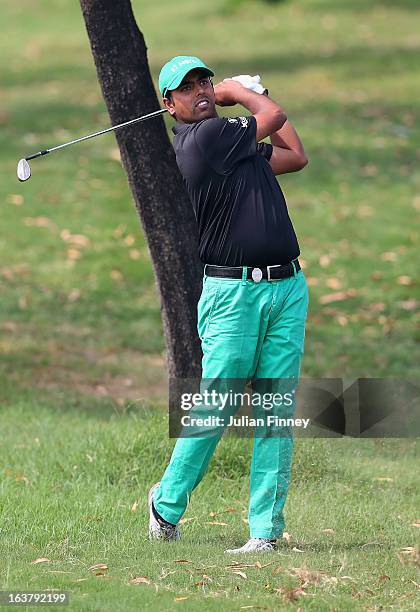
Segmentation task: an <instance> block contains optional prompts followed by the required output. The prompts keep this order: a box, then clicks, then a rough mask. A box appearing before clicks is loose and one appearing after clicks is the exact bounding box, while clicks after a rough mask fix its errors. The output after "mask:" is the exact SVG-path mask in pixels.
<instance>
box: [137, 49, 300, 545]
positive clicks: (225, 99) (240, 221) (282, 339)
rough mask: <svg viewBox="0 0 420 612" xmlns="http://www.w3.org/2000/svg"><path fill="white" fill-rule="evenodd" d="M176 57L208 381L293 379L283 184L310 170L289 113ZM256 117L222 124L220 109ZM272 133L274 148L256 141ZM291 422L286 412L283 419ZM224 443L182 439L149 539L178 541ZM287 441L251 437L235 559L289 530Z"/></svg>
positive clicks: (292, 307) (177, 115)
mask: <svg viewBox="0 0 420 612" xmlns="http://www.w3.org/2000/svg"><path fill="white" fill-rule="evenodd" d="M213 76H214V73H213V71H212V70H210V68H208V67H207V66H206V64H205V63H204V62H202V61H201V60H200V59H199V58H197V57H190V56H177V57H174V58H173V59H171V60H170V61H169V62H167V63H166V64H165V65H164V66H163V68H162V70H161V72H160V76H159V89H160V92H161V94H162V97H163V103H164V105H165V107H166V108H167V109H168V111H169V113H170V114H171V115H172V117H173V118H174V119H175V120H176V125H175V126H174V127H173V132H174V134H175V136H174V141H173V146H174V149H175V153H176V160H177V164H178V167H179V169H180V171H181V174H182V176H183V178H184V182H185V185H186V188H187V190H188V193H189V196H190V199H191V202H192V205H193V208H194V212H195V216H196V219H197V223H198V233H199V256H200V258H201V260H202V261H203V263H204V264H205V267H204V276H203V289H202V294H201V297H200V300H199V303H198V333H199V337H200V339H201V345H202V350H203V361H202V370H203V372H202V376H203V379H235V380H238V379H243V380H244V381H245V380H248V381H249V380H254V379H261V380H262V381H264V380H267V379H271V380H274V381H276V380H282V379H283V380H284V379H293V380H295V381H296V380H297V379H298V377H299V373H300V364H301V358H302V355H303V347H304V337H305V321H306V316H307V309H308V288H307V284H306V279H305V276H304V273H303V271H302V270H301V268H300V264H299V261H298V256H299V255H300V250H299V245H298V241H297V238H296V234H295V231H294V229H293V225H292V222H291V220H290V217H289V214H288V210H287V206H286V202H285V199H284V196H283V193H282V190H281V188H280V186H279V184H278V182H277V179H276V175H278V174H283V173H286V172H295V171H297V170H301V169H302V168H303V167H304V166H305V165H306V164H307V163H308V160H307V157H306V155H305V152H304V149H303V146H302V143H301V141H300V139H299V137H298V135H297V133H296V131H295V129H294V128H293V126H292V125H291V123H290V122H289V121H288V119H287V117H286V114H285V112H284V110H283V109H282V108H281V107H280V106H279V105H278V104H277V103H276V102H274V101H273V100H271V99H270V98H269V97H268V96H266V95H262V94H260V93H256V92H255V91H252V90H251V89H248V88H247V87H245V86H244V85H242V84H241V83H240V82H238V81H236V80H233V79H228V80H226V81H223V82H221V83H219V84H218V85H216V86H214V87H213V84H212V81H211V77H213ZM236 104H241V105H242V106H243V107H245V108H246V109H247V110H248V111H249V113H250V114H248V115H246V116H240V117H233V118H232V117H219V116H218V114H217V110H216V105H218V106H235V105H236ZM268 136H270V140H271V144H268V143H264V142H261V141H262V140H263V139H264V138H266V137H268ZM288 416H290V415H288ZM219 439H220V436H210V437H180V438H178V440H177V442H176V444H175V447H174V450H173V453H172V457H171V460H170V463H169V465H168V467H167V468H166V471H165V473H164V475H163V477H162V479H161V481H160V482H158V483H156V484H155V485H153V486H152V487H151V489H150V491H149V496H148V503H149V537H150V538H151V539H165V540H178V539H179V538H180V530H179V521H180V519H181V517H182V516H183V514H184V512H185V510H186V508H187V505H188V503H189V501H190V497H191V493H192V491H193V490H194V489H195V488H196V487H197V485H198V484H199V483H200V481H201V480H202V478H203V476H204V474H205V472H206V470H207V467H208V465H209V462H210V459H211V457H212V455H213V452H214V450H215V448H216V446H217V443H218V441H219ZM292 448H293V437H292V435H273V436H266V437H264V436H263V437H254V442H253V451H252V461H251V473H250V500H249V513H248V521H249V529H250V539H249V541H247V542H246V544H245V545H244V546H242V547H241V548H233V549H228V550H226V551H225V552H228V553H242V552H254V551H256V552H259V551H270V550H276V548H277V545H276V541H277V540H278V539H279V538H281V537H282V534H283V529H284V526H285V525H284V516H283V507H284V504H285V500H286V495H287V490H288V485H289V480H290V470H291V460H292Z"/></svg>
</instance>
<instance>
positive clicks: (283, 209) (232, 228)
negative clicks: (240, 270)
mask: <svg viewBox="0 0 420 612" xmlns="http://www.w3.org/2000/svg"><path fill="white" fill-rule="evenodd" d="M172 131H173V132H174V134H175V138H174V141H173V146H174V149H175V153H176V160H177V164H178V167H179V169H180V171H181V174H182V176H183V178H184V182H185V184H186V187H187V190H188V193H189V196H190V199H191V202H192V205H193V208H194V212H195V216H196V219H197V223H198V233H199V256H200V259H201V261H202V262H203V263H208V264H216V265H219V266H259V267H261V266H266V265H275V264H285V263H288V262H289V261H291V260H292V259H295V258H296V257H298V255H299V254H300V251H299V245H298V241H297V238H296V234H295V231H294V229H293V225H292V222H291V220H290V218H289V214H288V211H287V205H286V201H285V199H284V196H283V192H282V190H281V188H280V185H279V184H278V182H277V179H276V177H275V175H274V173H273V171H272V170H271V167H270V164H269V163H268V160H269V159H270V157H271V154H272V150H273V147H272V145H271V144H266V143H257V141H256V131H257V121H256V119H255V117H254V116H253V115H250V116H247V117H236V118H231V117H216V118H213V119H204V120H203V121H199V122H198V123H193V124H186V123H177V124H176V125H175V127H173V128H172Z"/></svg>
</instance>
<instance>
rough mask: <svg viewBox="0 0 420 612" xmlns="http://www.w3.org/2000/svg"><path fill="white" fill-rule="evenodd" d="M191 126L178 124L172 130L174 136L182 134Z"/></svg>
mask: <svg viewBox="0 0 420 612" xmlns="http://www.w3.org/2000/svg"><path fill="white" fill-rule="evenodd" d="M190 125H191V124H190V123H176V124H175V125H174V127H173V128H172V131H173V133H174V134H181V132H184V131H185V130H187V129H188V127H189V126H190Z"/></svg>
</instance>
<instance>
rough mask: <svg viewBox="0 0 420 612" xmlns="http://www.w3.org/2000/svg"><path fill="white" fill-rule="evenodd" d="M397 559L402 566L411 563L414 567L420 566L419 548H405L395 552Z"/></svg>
mask: <svg viewBox="0 0 420 612" xmlns="http://www.w3.org/2000/svg"><path fill="white" fill-rule="evenodd" d="M397 557H398V559H399V561H400V563H401V564H403V565H405V564H407V563H413V564H414V565H417V566H420V547H419V546H405V547H404V548H401V550H399V551H398V552H397Z"/></svg>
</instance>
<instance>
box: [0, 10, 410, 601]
mask: <svg viewBox="0 0 420 612" xmlns="http://www.w3.org/2000/svg"><path fill="white" fill-rule="evenodd" d="M133 7H134V11H135V14H136V18H137V20H138V23H139V26H140V28H141V30H142V31H143V33H144V35H145V38H146V42H147V46H148V56H149V62H150V66H151V69H152V74H153V78H154V81H155V83H156V81H157V75H158V71H159V68H160V66H161V65H162V63H163V62H164V61H166V60H167V59H168V58H169V57H171V56H172V55H176V54H179V53H194V54H197V55H199V56H202V57H203V59H204V60H205V61H206V62H207V63H208V64H209V65H211V66H212V67H214V69H215V71H216V74H217V77H220V78H224V77H227V76H231V75H233V74H241V73H251V74H256V73H258V74H260V75H261V76H262V78H263V82H264V84H265V85H266V86H267V87H268V88H269V90H270V94H271V95H272V96H273V97H274V98H275V99H278V100H279V102H280V103H281V104H282V105H283V106H284V108H285V109H286V112H287V113H288V115H289V117H290V119H291V120H292V122H293V123H294V125H295V126H296V128H297V130H298V132H299V134H300V135H301V137H302V140H303V142H304V145H305V149H306V151H307V153H308V156H309V160H310V163H309V165H308V166H307V168H305V170H304V171H303V172H300V173H296V174H291V175H287V176H284V177H280V183H281V185H282V188H283V190H284V192H285V195H286V199H287V203H288V208H289V213H290V215H291V217H292V220H293V223H294V226H295V228H296V231H297V234H298V238H299V242H300V247H301V253H302V256H301V259H302V260H303V262H304V265H305V274H306V276H307V278H308V281H309V284H310V286H309V290H310V306H309V316H308V323H307V332H306V343H305V356H304V360H303V365H302V376H307V377H318V376H323V377H344V378H353V377H361V376H372V377H401V378H404V377H411V378H414V377H415V376H416V374H417V369H418V366H417V364H418V362H419V339H420V337H419V332H418V327H416V323H417V321H418V319H417V318H416V311H417V308H418V301H419V290H418V279H417V271H418V265H417V260H418V255H417V253H418V229H417V225H416V222H417V221H418V212H419V208H420V200H419V198H420V191H419V190H420V174H419V170H418V162H419V159H420V154H419V150H418V142H419V137H420V128H419V125H420V121H419V120H420V107H419V103H418V100H419V99H420V79H419V78H418V77H419V69H418V55H419V46H420V40H419V37H418V26H417V22H418V16H419V10H418V3H416V2H414V1H411V0H404V1H402V0H401V1H400V2H398V3H393V2H391V1H390V0H387V1H385V0H381V1H379V0H375V1H373V0H372V1H371V2H363V1H362V0H352V1H351V2H333V1H332V0H290V1H287V2H282V3H279V4H272V3H268V4H267V3H260V2H243V3H235V2H230V1H229V0H216V1H215V2H213V3H211V4H205V3H197V2H193V0H180V2H178V3H169V2H166V1H165V2H160V3H156V2H152V1H151V0H143V1H142V2H135V1H134V2H133ZM2 23H4V24H6V28H7V33H8V35H7V36H4V37H3V39H2V54H1V59H0V62H1V73H2V86H3V87H2V96H1V99H0V128H1V129H0V201H1V203H2V217H1V218H2V232H1V234H0V294H1V302H0V352H1V360H0V405H1V427H2V445H1V447H0V457H1V463H0V487H1V489H0V490H1V496H0V503H1V508H2V512H1V517H0V529H1V537H0V559H1V587H2V588H8V589H12V588H13V589H18V588H30V587H32V588H35V589H44V588H66V589H69V590H71V593H72V599H73V607H74V609H77V610H81V609H86V610H93V609H98V610H104V609H121V610H130V609H133V610H135V609H139V607H142V608H147V607H150V609H162V610H164V609H169V608H171V609H172V608H173V607H174V606H177V605H179V606H182V607H183V608H186V609H192V610H194V609H197V608H198V607H199V606H200V607H203V608H205V609H209V610H211V609H213V608H214V609H215V608H216V607H217V608H218V609H219V608H220V607H221V606H222V607H224V608H226V609H238V610H239V609H240V608H241V606H247V605H248V606H250V605H253V606H262V607H263V608H266V609H270V610H271V609H273V610H274V609H279V607H287V606H288V607H289V608H290V609H296V608H298V607H299V606H300V607H301V608H302V609H304V610H305V609H317V610H318V609H319V610H325V609H331V610H332V609H334V608H335V609H339V610H340V611H341V610H347V609H348V610H354V609H362V608H365V609H371V610H374V609H379V606H383V607H384V608H390V607H394V608H397V609H410V608H411V609H414V607H415V603H414V601H415V600H414V591H415V588H416V586H415V584H413V582H410V581H411V580H416V579H415V569H416V565H415V562H416V555H415V551H412V554H409V552H408V553H407V554H400V553H399V551H400V550H401V549H402V548H404V547H410V546H412V547H414V546H415V543H416V533H415V532H416V527H412V524H414V522H415V520H416V513H415V507H416V506H415V501H416V500H415V480H414V478H415V464H416V459H417V455H416V450H415V449H416V446H415V445H414V442H412V441H408V440H406V441H397V440H384V441H373V440H370V441H368V440H328V441H327V440H324V441H321V440H315V441H309V440H298V441H297V444H296V453H295V462H294V467H293V470H294V472H293V484H292V486H291V490H290V496H289V498H288V502H287V512H286V519H287V527H286V529H287V531H288V532H289V533H290V534H292V541H291V543H289V544H287V542H286V541H285V542H284V546H283V547H282V548H281V549H280V551H279V553H278V554H277V555H273V556H270V555H269V556H268V557H267V562H268V561H273V564H272V565H270V566H267V567H266V568H261V569H260V568H258V567H254V568H245V569H244V571H245V573H246V574H247V578H246V579H244V578H241V577H240V576H237V575H232V572H231V571H229V570H228V569H226V565H227V563H228V562H229V561H227V560H226V559H225V558H224V555H223V549H224V547H225V546H228V545H234V544H236V543H238V544H239V543H242V542H243V541H244V539H245V538H246V536H247V526H246V524H245V523H244V522H243V521H242V518H243V517H245V516H246V513H245V512H244V511H245V510H246V507H245V505H244V504H246V500H247V497H248V469H249V457H250V448H249V444H250V442H249V441H247V440H235V439H231V438H228V439H224V440H223V441H222V443H221V444H220V445H219V447H218V449H217V452H216V454H215V457H214V460H213V462H212V464H211V467H210V470H209V473H208V475H207V477H206V479H205V480H204V481H203V483H202V485H200V487H199V489H198V490H197V491H196V493H195V495H194V499H193V503H192V505H191V508H190V509H189V513H188V515H187V518H188V517H189V518H192V519H193V520H191V521H188V522H187V523H186V524H185V525H184V534H185V537H184V540H183V541H182V542H181V543H180V544H179V545H175V546H173V545H170V546H165V545H162V546H161V545H159V544H154V545H153V546H150V545H149V544H148V543H147V541H146V522H145V521H146V519H145V494H146V492H147V489H148V487H149V486H150V484H152V483H153V482H155V481H156V480H157V479H159V478H160V476H161V474H162V470H163V469H164V468H165V465H166V463H167V460H168V458H169V456H170V449H171V445H172V441H170V440H168V438H167V422H166V417H165V406H166V387H167V380H166V371H165V347H164V340H163V333H162V325H161V319H160V308H159V299H158V294H157V291H156V287H155V284H154V279H153V271H152V266H151V262H150V255H149V252H148V249H147V246H146V243H145V239H144V235H143V232H142V229H141V226H140V224H139V221H138V218H137V214H136V212H135V208H134V206H133V203H132V200H131V195H130V191H129V188H128V185H127V182H126V178H125V175H124V172H123V170H122V167H121V165H120V163H119V161H118V158H117V155H116V144H115V139H114V136H112V135H106V136H103V137H101V138H97V139H94V140H91V141H88V142H86V143H83V144H81V145H79V146H77V145H76V146H75V147H72V148H69V149H68V150H66V151H60V152H57V153H55V154H53V155H51V156H48V157H46V158H43V159H41V160H34V162H33V164H32V169H33V177H32V179H31V181H29V182H28V183H25V184H20V183H18V182H17V179H16V174H15V172H16V164H17V160H18V159H19V158H20V157H22V156H23V155H26V154H29V153H31V152H34V151H37V150H39V149H40V148H43V147H45V146H53V145H55V144H58V143H60V142H63V141H65V140H68V139H71V138H73V137H77V136H79V135H83V134H86V133H89V132H91V131H94V130H96V129H99V128H100V127H102V126H103V127H107V126H108V125H109V119H108V116H107V113H106V109H105V106H104V103H103V100H102V98H101V94H100V89H99V86H98V83H97V80H96V74H95V69H94V66H93V61H92V57H91V53H90V49H89V44H88V40H87V36H86V33H85V29H84V24H83V20H82V17H81V14H80V10H79V7H78V3H77V2H71V1H70V0H37V2H33V0H31V1H30V0H21V2H19V3H17V2H11V1H10V0H6V2H3V5H2ZM168 24H170V27H168ZM239 111H240V112H242V110H241V109H239V108H238V109H231V110H230V112H231V113H232V114H234V113H239ZM165 120H166V121H167V125H168V128H169V127H170V126H171V121H170V119H169V118H168V117H166V119H165ZM350 289H353V290H354V291H350V292H349V290H350ZM336 292H342V293H343V295H342V297H344V299H341V300H336V301H331V302H328V303H327V302H326V301H325V296H328V295H329V294H332V293H336ZM37 440H38V441H37ZM89 457H90V458H91V459H89ZM74 466H77V467H76V468H75V467H74ZM378 477H379V478H392V479H393V480H375V478H378ZM135 501H138V504H139V505H138V508H137V511H136V512H131V510H130V509H131V507H132V505H133V503H134V502H135ZM230 507H231V508H234V509H235V510H236V512H227V513H225V514H223V515H221V522H226V523H228V525H227V526H221V525H205V527H206V528H205V529H203V523H206V522H207V521H211V520H212V519H211V517H210V514H209V513H210V512H212V511H214V512H217V511H223V510H226V508H230ZM417 507H418V505H417ZM92 517H93V518H92ZM323 529H333V530H334V531H333V532H328V531H327V532H324V531H323ZM293 546H295V547H297V548H299V549H301V550H303V553H299V552H296V551H293ZM398 554H400V556H399V557H398ZM41 556H45V557H48V558H49V559H50V560H51V562H50V563H48V564H47V563H46V564H39V565H32V564H31V563H30V562H31V561H32V560H33V559H35V558H37V557H41ZM182 558H184V559H190V560H191V561H192V562H191V563H189V564H182V563H174V561H175V560H176V559H182ZM255 560H256V559H254V558H253V559H252V562H254V561H255ZM99 562H103V563H107V564H108V565H109V571H108V574H109V575H111V576H112V579H111V580H108V579H107V578H102V577H96V576H94V575H92V572H89V571H88V568H89V567H90V566H91V565H93V564H95V563H99ZM417 562H418V558H417ZM262 563H264V562H263V561H262ZM279 566H281V567H282V568H283V569H282V570H281V571H280V570H279V573H277V574H275V575H273V569H274V568H276V567H279ZM305 567H306V568H307V569H310V570H313V571H315V570H317V571H321V570H322V571H325V572H326V573H327V575H328V576H327V577H326V578H325V579H324V582H322V576H320V575H318V577H316V576H315V577H314V576H312V577H311V578H310V582H311V581H312V582H314V580H315V581H316V579H317V578H318V580H319V582H318V583H316V584H310V585H309V586H307V587H303V589H304V591H305V592H307V595H300V596H299V595H298V599H297V600H296V601H295V602H291V603H287V602H285V601H284V600H285V598H286V599H287V594H284V593H280V592H276V591H275V589H276V588H280V587H281V588H289V587H290V588H292V587H293V588H294V587H297V586H299V584H302V580H303V578H302V580H300V579H299V577H298V575H297V574H296V572H297V570H296V571H295V572H294V575H289V574H293V570H292V569H291V568H305ZM54 571H57V572H62V571H66V572H69V573H68V574H60V573H51V572H54ZM172 572H174V573H172ZM288 572H289V573H288ZM203 574H204V575H208V576H209V577H210V579H211V580H210V579H207V578H205V579H203ZM136 575H146V576H147V577H148V578H149V580H150V581H151V584H150V585H147V584H139V585H129V580H130V578H132V577H134V576H136ZM301 576H303V574H302V572H301ZM343 576H350V578H343ZM380 576H389V580H388V578H384V579H382V580H380V579H379V578H380ZM328 577H335V578H337V580H336V581H335V580H333V579H327V578H328ZM85 578H86V579H87V580H84V579H85ZM80 579H82V581H80V582H77V581H78V580H80ZM203 581H204V584H203V585H201V586H200V585H199V586H194V585H195V584H197V583H199V582H203ZM417 582H418V580H417ZM154 585H157V587H155V586H154ZM265 585H267V586H265ZM237 587H239V590H238V588H237ZM217 593H218V594H219V595H218V596H216V594H217ZM176 596H185V597H188V599H186V600H182V601H179V602H177V603H174V597H176Z"/></svg>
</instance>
